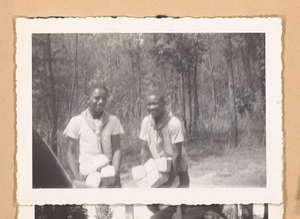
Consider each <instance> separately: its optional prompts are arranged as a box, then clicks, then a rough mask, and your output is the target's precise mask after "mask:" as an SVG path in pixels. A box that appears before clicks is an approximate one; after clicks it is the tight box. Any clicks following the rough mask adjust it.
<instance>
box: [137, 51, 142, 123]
mask: <svg viewBox="0 0 300 219" xmlns="http://www.w3.org/2000/svg"><path fill="white" fill-rule="evenodd" d="M139 50H140V49H139ZM139 52H140V51H138V52H137V68H138V90H137V95H138V99H137V106H136V107H137V111H138V119H139V120H141V116H142V107H141V66H140V64H141V63H140V62H141V60H140V58H141V57H140V53H139Z"/></svg>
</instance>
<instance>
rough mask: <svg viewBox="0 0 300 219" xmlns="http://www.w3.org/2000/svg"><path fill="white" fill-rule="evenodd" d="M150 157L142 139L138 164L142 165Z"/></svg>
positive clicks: (145, 143) (146, 144)
mask: <svg viewBox="0 0 300 219" xmlns="http://www.w3.org/2000/svg"><path fill="white" fill-rule="evenodd" d="M150 158H151V155H150V151H149V148H148V143H147V141H142V148H141V157H140V164H141V165H144V164H145V163H146V162H147V161H148V160H149V159H150Z"/></svg>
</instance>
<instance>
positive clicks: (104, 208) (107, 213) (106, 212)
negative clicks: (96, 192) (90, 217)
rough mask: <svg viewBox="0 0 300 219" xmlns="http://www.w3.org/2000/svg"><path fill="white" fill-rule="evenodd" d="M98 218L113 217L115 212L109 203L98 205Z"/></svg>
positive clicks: (107, 218)
mask: <svg viewBox="0 0 300 219" xmlns="http://www.w3.org/2000/svg"><path fill="white" fill-rule="evenodd" d="M95 208H96V215H95V217H96V219H112V218H113V215H114V214H113V212H112V210H111V208H110V206H109V205H97V206H96V207H95Z"/></svg>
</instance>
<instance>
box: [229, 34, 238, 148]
mask: <svg viewBox="0 0 300 219" xmlns="http://www.w3.org/2000/svg"><path fill="white" fill-rule="evenodd" d="M226 38H227V44H228V49H227V51H228V53H227V63H228V91H229V108H230V113H229V114H230V121H231V131H230V138H231V144H233V146H234V147H237V146H238V127H237V114H236V109H235V94H234V89H235V88H234V77H233V63H232V48H231V47H232V45H231V39H230V34H226Z"/></svg>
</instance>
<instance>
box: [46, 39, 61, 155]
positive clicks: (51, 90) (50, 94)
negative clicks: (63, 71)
mask: <svg viewBox="0 0 300 219" xmlns="http://www.w3.org/2000/svg"><path fill="white" fill-rule="evenodd" d="M43 50H44V58H45V60H44V65H45V72H46V78H47V80H46V83H45V91H46V99H47V105H48V110H49V117H50V124H51V131H50V142H49V143H50V145H51V148H52V151H53V152H54V153H55V154H56V155H57V124H58V116H57V110H56V104H57V102H56V94H55V78H54V75H53V70H52V56H51V42H50V34H46V35H45V43H44V44H43Z"/></svg>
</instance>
